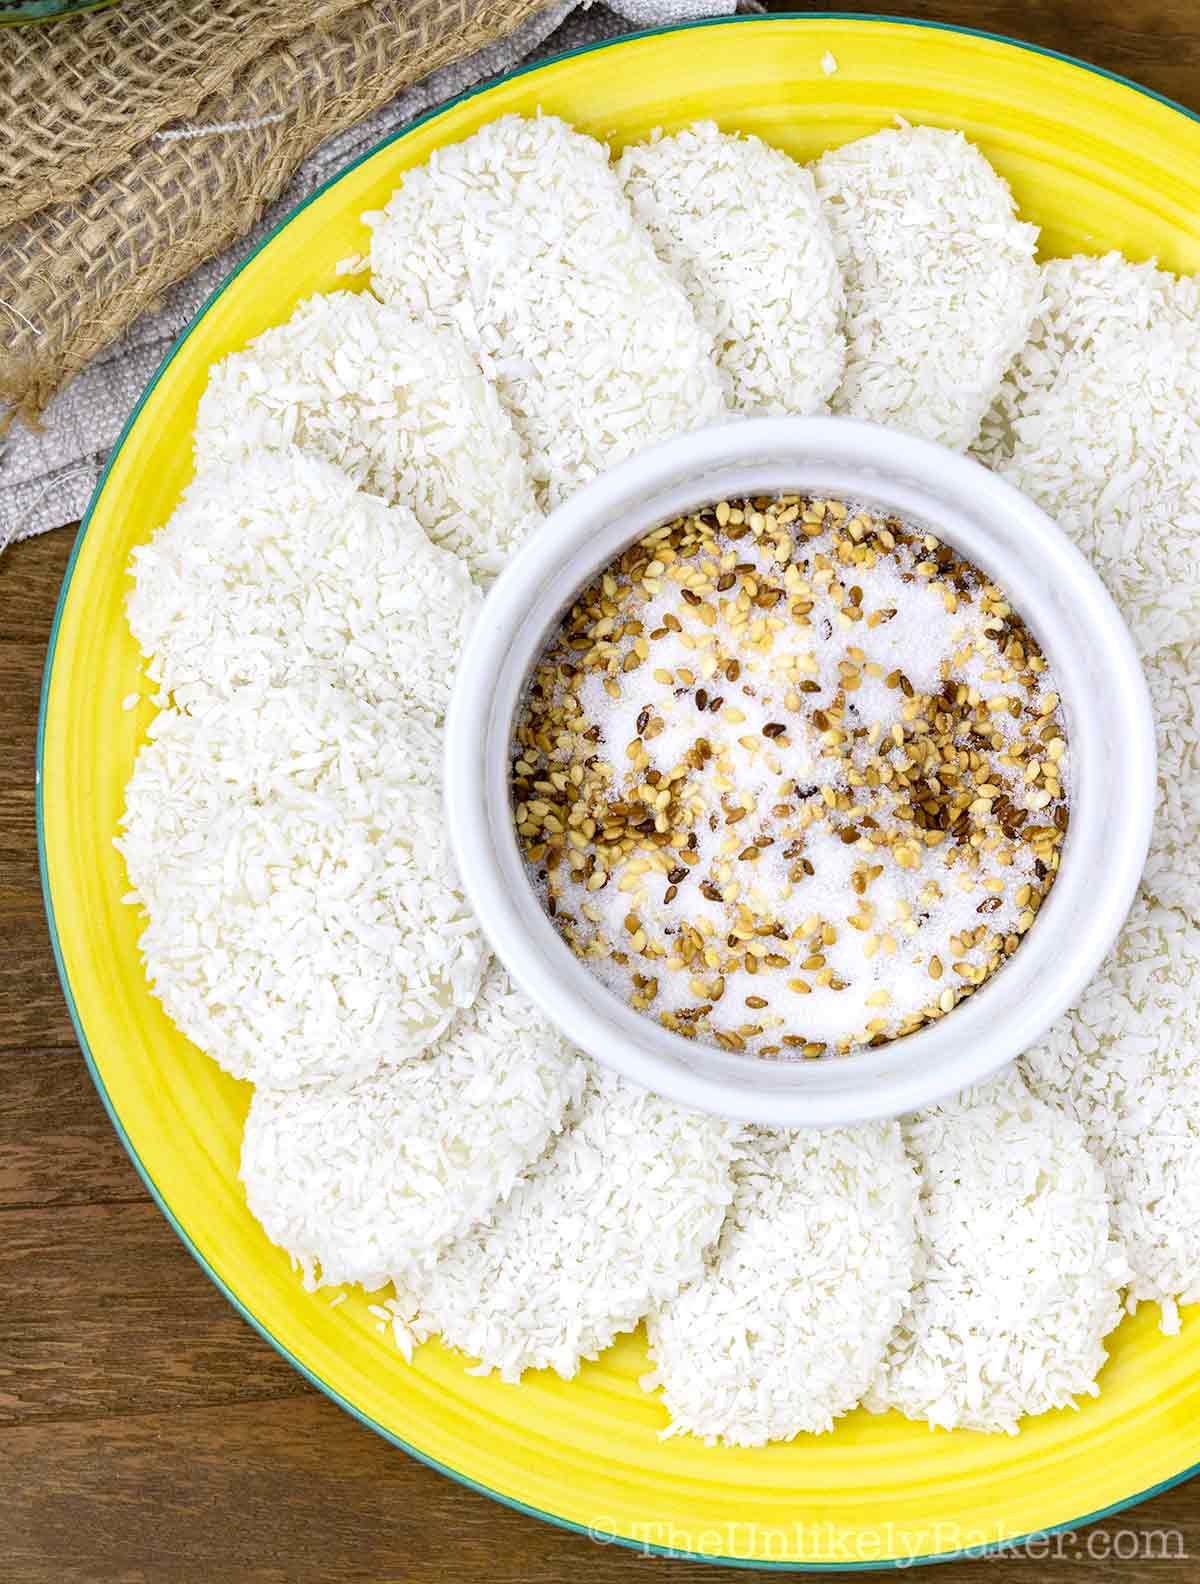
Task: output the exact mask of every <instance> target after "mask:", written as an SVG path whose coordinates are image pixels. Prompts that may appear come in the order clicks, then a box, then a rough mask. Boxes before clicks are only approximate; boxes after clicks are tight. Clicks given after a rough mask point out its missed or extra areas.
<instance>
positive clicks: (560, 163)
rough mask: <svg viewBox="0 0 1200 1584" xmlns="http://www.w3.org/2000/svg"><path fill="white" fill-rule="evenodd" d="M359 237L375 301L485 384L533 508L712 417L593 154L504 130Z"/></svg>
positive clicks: (412, 186)
mask: <svg viewBox="0 0 1200 1584" xmlns="http://www.w3.org/2000/svg"><path fill="white" fill-rule="evenodd" d="M367 218H368V219H369V220H370V223H372V224H373V226H374V234H373V237H372V241H371V264H372V268H373V271H374V284H375V287H376V289H377V291H378V292H379V294H380V296H382V297H383V298H384V299H385V301H388V302H395V303H399V304H403V305H404V306H405V307H406V308H408V309H409V310H410V312H412V313H413V314H415V315H417V316H420V317H427V318H428V319H430V320H431V321H432V322H434V323H435V324H438V325H441V326H453V327H456V328H457V329H458V330H459V332H460V333H461V334H462V335H463V336H464V338H465V339H466V341H467V344H468V345H469V346H470V348H471V350H472V351H473V353H474V354H475V356H476V357H477V358H478V360H479V362H480V364H481V366H482V368H483V371H484V373H485V374H486V375H487V376H488V377H489V378H491V379H493V380H495V382H496V386H497V389H498V390H499V393H500V397H501V400H502V401H503V403H504V405H505V407H506V408H507V409H508V411H509V413H510V415H511V417H512V420H513V423H514V425H515V426H516V429H517V432H518V434H519V435H520V437H521V440H522V442H523V444H524V446H525V448H526V454H527V457H528V461H529V464H530V468H531V471H532V472H533V475H534V481H535V485H536V486H537V488H538V490H539V492H540V496H541V500H542V504H544V505H547V506H554V505H557V504H558V503H559V501H561V500H563V499H564V498H565V497H566V496H567V495H569V494H571V493H572V491H573V490H575V489H576V488H577V487H578V486H579V485H580V484H583V483H586V482H587V480H589V479H591V478H593V477H594V476H595V475H596V474H597V473H598V472H599V471H600V470H601V469H602V468H604V467H607V466H608V465H609V464H610V463H613V462H619V461H620V460H622V458H624V457H627V456H630V455H631V454H632V453H633V452H634V451H637V450H640V449H641V448H642V447H643V446H646V445H649V444H652V443H653V442H654V441H656V440H664V439H666V438H668V437H669V436H671V435H675V434H677V433H679V432H680V431H681V430H686V429H697V428H700V427H701V426H702V425H704V424H705V423H710V422H713V421H715V420H717V419H719V418H721V417H723V416H725V414H726V407H725V402H724V397H723V394H722V389H721V380H720V376H719V375H718V373H717V369H716V366H715V364H714V362H713V358H712V353H711V345H710V343H709V342H708V340H707V338H706V337H705V336H704V334H703V332H702V331H701V329H700V328H699V326H698V325H697V323H696V320H695V317H694V315H693V313H692V310H691V307H690V306H689V304H688V301H687V298H686V296H685V295H684V292H683V289H682V287H681V286H680V285H679V283H678V282H677V281H676V280H675V278H674V277H673V276H672V275H671V273H670V271H669V270H668V269H667V268H666V266H665V265H664V264H662V263H661V262H660V261H659V260H658V259H657V258H656V257H655V254H654V249H653V247H652V246H651V243H650V239H649V238H648V237H647V236H646V234H645V233H644V232H643V230H642V229H641V227H640V226H639V225H638V224H637V222H636V220H635V219H634V216H633V210H632V209H631V207H630V205H629V203H628V202H627V200H626V198H625V196H624V194H623V193H622V191H621V188H620V183H619V182H618V181H617V178H616V175H615V174H614V172H613V171H612V169H611V168H610V166H609V164H608V155H607V150H606V149H605V147H604V145H603V144H601V143H598V142H596V141H595V140H594V139H593V138H589V137H585V136H583V135H582V134H581V133H579V132H575V131H573V130H572V129H571V128H570V127H569V126H567V125H566V123H565V122H563V121H560V120H558V119H557V118H555V117H553V116H543V117H539V118H538V119H537V120H526V119H523V118H522V117H520V116H505V117H503V118H502V119H500V120H499V121H493V122H492V123H490V124H489V125H488V126H485V127H483V128H481V130H480V131H478V132H477V133H475V135H474V136H473V137H470V138H468V139H467V140H466V141H465V142H463V143H456V144H453V145H452V146H450V147H448V148H443V149H439V150H438V151H437V152H436V153H435V154H434V155H433V157H432V158H431V159H430V160H429V162H428V164H426V165H423V166H420V167H418V168H417V169H416V170H412V171H408V172H406V174H405V177H404V182H403V185H402V186H401V187H400V189H399V190H398V191H397V192H396V193H395V194H394V195H393V197H392V199H391V201H390V202H389V204H388V206H387V208H386V210H385V211H384V213H383V215H382V217H379V216H373V217H367Z"/></svg>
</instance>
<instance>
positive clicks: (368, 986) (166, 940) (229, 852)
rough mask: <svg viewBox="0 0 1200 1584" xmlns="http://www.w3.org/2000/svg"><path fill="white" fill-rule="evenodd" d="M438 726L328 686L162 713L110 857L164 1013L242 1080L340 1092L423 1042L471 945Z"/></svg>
mask: <svg viewBox="0 0 1200 1584" xmlns="http://www.w3.org/2000/svg"><path fill="white" fill-rule="evenodd" d="M440 759H441V741H440V735H439V733H438V732H437V731H435V729H434V728H433V727H432V726H431V725H429V724H428V723H427V722H426V721H425V720H423V719H421V718H416V717H413V718H406V717H404V716H403V715H400V714H397V713H396V712H395V711H393V710H386V709H383V708H375V709H372V708H370V707H368V706H366V705H364V704H362V703H361V702H359V701H358V700H357V699H355V698H354V697H353V695H351V694H349V693H347V692H346V691H344V690H343V689H340V688H337V687H333V686H330V685H329V684H327V683H311V684H307V685H301V684H299V683H296V682H293V683H291V684H290V685H289V686H288V688H287V689H266V690H260V689H249V688H244V689H242V690H240V691H239V692H237V693H234V694H233V695H231V696H230V697H229V698H228V699H219V698H218V699H215V700H213V701H212V702H211V703H210V704H208V705H207V706H206V707H202V706H200V705H199V704H197V705H196V706H195V707H194V709H193V712H192V714H190V715H181V714H179V713H177V712H176V711H174V710H170V709H166V710H163V711H161V712H160V714H159V715H158V716H157V717H156V718H155V720H154V721H153V723H152V724H151V727H150V740H149V742H148V743H147V744H146V745H145V747H143V749H142V750H141V752H140V753H139V755H138V758H137V762H136V764H135V766H134V771H133V776H132V778H131V780H130V782H129V786H128V788H127V789H126V808H125V815H124V820H123V825H124V829H123V831H122V834H121V835H120V836H119V837H118V838H117V846H118V847H119V849H120V850H121V852H122V853H123V854H124V857H125V861H126V865H127V867H128V871H129V878H130V881H131V882H132V886H133V892H132V893H131V896H130V898H129V900H131V901H135V902H138V903H140V904H141V906H142V907H143V908H144V909H145V911H146V913H147V915H148V919H149V922H148V924H147V927H146V929H145V931H144V933H143V935H142V937H141V943H140V944H141V951H142V958H143V962H144V964H145V970H146V976H147V978H148V979H149V981H150V985H151V988H152V989H153V990H154V993H155V994H156V995H157V996H158V997H159V999H160V1000H161V1001H162V1003H163V1006H164V1007H165V1009H166V1011H167V1014H168V1016H169V1017H170V1018H171V1019H172V1020H173V1021H174V1022H175V1023H176V1024H177V1025H178V1027H179V1028H180V1029H182V1031H183V1032H184V1033H185V1034H186V1035H187V1036H188V1037H189V1038H190V1039H192V1040H194V1041H195V1042H196V1044H197V1045H199V1046H200V1048H201V1049H202V1050H204V1051H206V1052H207V1053H208V1055H210V1056H212V1057H213V1058H214V1060H216V1061H218V1062H219V1063H220V1064H221V1066H222V1067H224V1068H225V1069H226V1071H228V1072H231V1073H232V1074H233V1075H234V1076H235V1077H237V1078H249V1079H251V1080H252V1081H253V1082H255V1083H260V1084H266V1085H268V1086H271V1087H275V1088H280V1089H288V1088H294V1087H296V1086H297V1085H300V1084H306V1083H313V1082H316V1081H319V1080H322V1079H337V1080H339V1081H341V1082H343V1083H348V1082H350V1081H352V1080H353V1079H355V1078H357V1077H360V1076H362V1075H363V1074H365V1073H369V1072H372V1071H373V1070H374V1069H375V1068H377V1067H378V1066H380V1064H381V1063H395V1062H399V1061H402V1060H404V1059H406V1058H407V1057H410V1056H412V1055H414V1054H416V1053H417V1052H419V1051H421V1050H423V1049H424V1047H425V1046H427V1045H428V1044H430V1043H431V1042H432V1041H433V1040H434V1039H436V1038H437V1036H438V1035H439V1034H440V1033H441V1032H442V1030H443V1029H444V1028H445V1027H446V1025H447V1024H448V1023H449V1022H450V1019H451V1018H452V1016H453V1015H454V1012H455V1011H456V1009H458V1008H460V1007H465V1006H468V1005H470V1003H471V1001H472V1000H473V999H474V997H475V994H476V991H477V990H478V987H479V980H480V975H481V973H482V969H483V962H484V948H483V944H482V941H481V938H480V935H479V929H478V926H477V925H476V923H475V919H474V916H473V914H472V913H471V910H470V908H469V907H468V905H467V903H466V901H465V900H464V898H463V896H462V893H461V892H460V890H459V886H458V879H457V876H456V875H455V874H454V872H453V868H452V866H451V862H450V856H449V850H448V847H447V843H446V839H445V833H444V821H443V814H442V807H441V797H440V792H439V790H438V776H439V770H440Z"/></svg>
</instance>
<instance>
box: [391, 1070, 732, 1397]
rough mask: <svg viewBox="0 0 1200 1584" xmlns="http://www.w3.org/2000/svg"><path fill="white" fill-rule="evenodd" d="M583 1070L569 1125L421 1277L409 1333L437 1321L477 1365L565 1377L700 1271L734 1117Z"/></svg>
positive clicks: (514, 1376) (724, 1181)
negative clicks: (583, 1085) (505, 1196)
mask: <svg viewBox="0 0 1200 1584" xmlns="http://www.w3.org/2000/svg"><path fill="white" fill-rule="evenodd" d="M592 1074H593V1077H592V1080H591V1081H590V1082H589V1085H588V1089H587V1091H586V1093H585V1095H584V1098H583V1100H582V1102H581V1106H580V1108H579V1111H578V1115H577V1118H576V1120H575V1122H574V1125H573V1126H571V1127H570V1128H569V1130H568V1131H567V1132H565V1133H564V1134H563V1135H562V1136H561V1137H560V1138H559V1139H558V1140H557V1141H556V1142H555V1143H554V1144H553V1145H552V1146H551V1148H550V1149H549V1150H548V1151H547V1153H546V1154H545V1155H543V1156H542V1158H541V1159H540V1160H539V1161H538V1162H537V1164H536V1165H535V1166H533V1167H532V1168H531V1169H530V1171H529V1172H528V1173H527V1175H526V1177H525V1179H524V1180H523V1181H522V1182H521V1183H520V1184H518V1186H517V1188H516V1189H515V1190H514V1192H513V1194H512V1196H511V1197H510V1198H509V1200H508V1202H507V1203H506V1204H505V1205H504V1206H503V1207H502V1208H501V1209H499V1210H498V1211H497V1212H496V1213H495V1215H494V1216H493V1217H492V1218H491V1219H490V1220H489V1221H488V1222H486V1223H485V1224H484V1225H483V1226H481V1227H480V1228H479V1229H478V1230H477V1231H475V1232H473V1233H471V1234H469V1235H468V1236H467V1237H466V1238H463V1239H462V1240H460V1241H459V1242H458V1243H456V1244H455V1245H454V1246H453V1247H452V1248H451V1249H450V1250H449V1252H448V1253H446V1254H444V1255H443V1256H442V1258H441V1259H440V1260H439V1261H438V1262H437V1264H436V1265H435V1267H434V1269H433V1272H432V1274H431V1275H430V1276H429V1278H428V1279H427V1282H426V1283H425V1284H423V1286H422V1287H421V1288H420V1289H419V1290H418V1291H419V1307H420V1315H419V1318H418V1320H417V1321H416V1323H415V1325H414V1326H413V1331H414V1334H416V1335H417V1336H420V1335H423V1334H428V1333H431V1332H440V1333H441V1336H442V1340H443V1341H444V1342H446V1343H448V1344H449V1345H450V1346H452V1347H456V1348H459V1349H461V1350H462V1351H463V1352H464V1353H467V1354H469V1355H470V1356H471V1357H472V1358H474V1359H478V1360H479V1361H480V1362H479V1366H478V1371H477V1372H478V1373H481V1374H485V1373H488V1372H489V1371H492V1370H497V1371H499V1373H500V1375H501V1376H502V1377H503V1379H505V1380H509V1381H515V1380H518V1379H519V1378H520V1376H521V1374H522V1373H523V1371H525V1370H528V1369H553V1370H556V1371H557V1372H558V1374H559V1375H561V1376H563V1377H564V1379H570V1377H571V1376H573V1375H574V1374H575V1373H576V1371H577V1370H578V1368H579V1365H580V1362H581V1360H583V1359H588V1358H594V1357H595V1356H596V1354H597V1353H599V1352H600V1351H601V1350H602V1349H603V1348H606V1347H608V1345H609V1344H610V1343H611V1342H612V1341H613V1339H614V1338H615V1337H616V1336H617V1335H618V1334H619V1333H620V1332H622V1331H631V1330H632V1329H633V1328H634V1326H636V1325H637V1323H638V1321H639V1320H640V1319H641V1318H642V1317H643V1315H645V1314H646V1312H647V1311H648V1310H649V1309H650V1308H651V1306H652V1305H654V1304H656V1303H662V1302H664V1301H666V1300H667V1299H670V1298H673V1297H674V1296H675V1294H676V1293H677V1292H678V1291H679V1289H680V1288H681V1287H682V1286H683V1285H684V1283H686V1282H688V1281H691V1280H692V1279H693V1278H695V1277H697V1276H699V1274H700V1272H701V1270H702V1268H703V1260H704V1252H705V1250H706V1249H707V1248H708V1246H709V1245H710V1244H711V1243H712V1242H714V1240H715V1239H716V1237H717V1235H718V1233H719V1232H720V1230H721V1223H722V1221H723V1220H724V1219H725V1212H726V1210H727V1209H728V1207H729V1203H730V1199H731V1197H732V1193H733V1186H732V1178H731V1175H730V1159H731V1155H732V1151H733V1148H734V1145H735V1142H736V1140H737V1138H738V1134H739V1130H738V1128H736V1127H735V1126H734V1124H732V1123H729V1122H724V1121H722V1120H721V1119H719V1118H717V1117H710V1116H705V1115H702V1114H701V1113H700V1112H696V1111H688V1110H685V1109H684V1108H683V1107H682V1106H678V1105H676V1104H675V1103H674V1102H673V1101H670V1100H666V1099H664V1098H662V1097H661V1096H659V1095H653V1094H650V1093H649V1092H647V1091H646V1090H643V1089H638V1088H636V1087H635V1086H634V1085H633V1084H631V1083H629V1082H628V1081H627V1080H626V1079H624V1078H621V1077H619V1076H618V1075H617V1074H615V1073H612V1072H609V1071H608V1070H606V1069H604V1068H599V1067H593V1068H592Z"/></svg>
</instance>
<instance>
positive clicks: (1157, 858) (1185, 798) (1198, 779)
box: [1142, 638, 1200, 923]
mask: <svg viewBox="0 0 1200 1584" xmlns="http://www.w3.org/2000/svg"><path fill="white" fill-rule="evenodd" d="M1142 663H1143V666H1144V668H1145V672H1146V681H1147V683H1148V685H1149V688H1150V702H1151V704H1152V706H1153V709H1154V724H1155V735H1156V737H1157V745H1158V807H1157V809H1156V810H1155V814H1154V830H1153V833H1152V835H1151V838H1150V856H1149V859H1148V860H1147V863H1146V872H1145V874H1144V875H1143V876H1142V885H1143V887H1144V889H1145V890H1146V891H1148V892H1149V893H1150V895H1151V896H1153V897H1154V899H1155V900H1156V901H1158V902H1161V903H1162V904H1163V906H1164V907H1177V908H1182V909H1183V910H1184V911H1185V912H1186V913H1188V914H1189V915H1190V916H1191V919H1192V922H1193V923H1200V638H1198V639H1195V640H1193V641H1192V642H1190V643H1180V644H1169V645H1167V646H1166V647H1164V648H1162V649H1158V650H1156V651H1155V652H1154V654H1153V655H1151V656H1149V657H1148V658H1145V659H1144V660H1143V662H1142Z"/></svg>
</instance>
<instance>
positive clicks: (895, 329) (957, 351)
mask: <svg viewBox="0 0 1200 1584" xmlns="http://www.w3.org/2000/svg"><path fill="white" fill-rule="evenodd" d="M814 174H815V176H816V182H817V191H818V193H819V194H820V198H821V202H822V205H823V207H824V210H825V214H826V217H827V218H828V220H829V224H830V226H831V228H832V230H833V237H834V242H835V244H836V246H837V250H838V257H839V259H840V261H841V265H842V272H843V275H844V277H845V282H846V321H847V322H846V333H847V358H846V374H845V378H844V379H843V381H842V385H841V388H840V390H839V391H838V392H837V394H836V396H835V398H834V402H833V410H834V411H835V412H839V413H847V414H849V415H850V416H851V417H855V418H869V419H872V420H873V421H875V422H876V423H883V424H889V425H891V426H892V427H893V428H897V429H904V430H908V431H910V432H911V433H913V434H916V435H920V436H922V437H923V438H924V439H926V440H937V441H940V442H941V443H942V444H943V445H948V446H952V447H954V448H955V449H956V450H964V449H965V448H966V447H967V446H969V445H970V444H971V442H972V440H974V438H975V435H976V432H977V431H978V429H979V425H980V421H981V420H982V418H983V416H984V414H985V413H986V412H987V410H988V408H989V407H990V405H991V403H992V401H993V400H994V399H995V396H996V393H997V391H998V390H999V388H1000V381H1001V379H1002V377H1003V375H1004V371H1005V369H1006V368H1007V366H1008V364H1009V362H1010V360H1011V359H1012V358H1013V356H1014V355H1015V354H1016V352H1017V350H1018V348H1019V347H1020V346H1021V343H1022V342H1023V341H1024V339H1025V335H1026V332H1027V330H1028V328H1029V323H1030V320H1031V318H1032V316H1033V313H1034V310H1035V308H1036V306H1037V301H1038V286H1039V281H1038V270H1037V266H1036V264H1035V263H1034V249H1035V247H1036V245H1037V229H1036V227H1034V226H1031V225H1025V224H1023V223H1022V222H1021V221H1019V220H1018V219H1017V218H1016V213H1015V208H1014V205H1013V198H1012V194H1011V192H1010V191H1009V188H1008V184H1007V183H1006V182H1005V181H1003V180H1002V179H1001V178H1000V177H999V176H998V175H997V174H996V172H995V171H994V170H993V169H992V167H991V166H990V165H989V164H988V162H987V160H985V159H984V157H983V155H982V154H980V152H979V150H978V149H977V148H975V147H974V146H973V145H972V144H971V143H968V142H967V140H966V138H965V137H963V135H962V133H961V132H944V131H941V130H939V129H937V128H935V127H910V126H902V127H899V128H891V129H888V130H887V131H883V132H877V133H875V134H873V135H872V136H871V137H866V138H861V139H859V141H858V142H856V143H848V144H846V145H845V146H844V147H842V148H839V149H833V150H831V152H829V153H828V154H825V155H823V156H822V158H821V159H819V160H818V161H817V163H816V165H815V166H814Z"/></svg>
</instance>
